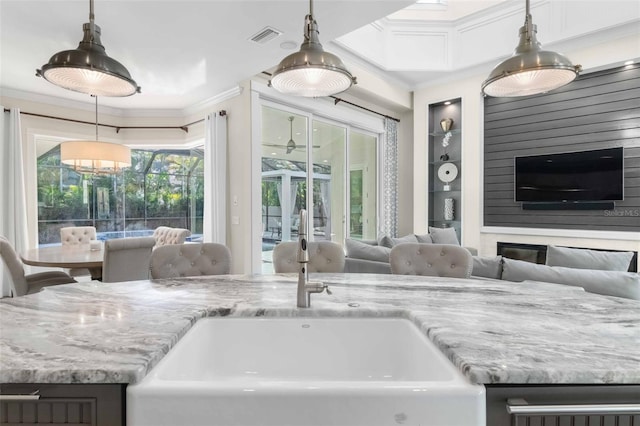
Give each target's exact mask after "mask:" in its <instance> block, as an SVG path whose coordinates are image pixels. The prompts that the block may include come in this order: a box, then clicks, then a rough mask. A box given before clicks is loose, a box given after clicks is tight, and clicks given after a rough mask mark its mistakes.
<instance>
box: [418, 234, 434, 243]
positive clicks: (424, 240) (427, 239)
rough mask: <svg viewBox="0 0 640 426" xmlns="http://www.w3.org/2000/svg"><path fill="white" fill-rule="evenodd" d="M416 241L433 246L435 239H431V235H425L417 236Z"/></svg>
mask: <svg viewBox="0 0 640 426" xmlns="http://www.w3.org/2000/svg"><path fill="white" fill-rule="evenodd" d="M416 240H418V242H419V243H422V244H432V243H433V239H431V235H429V234H424V235H418V234H416Z"/></svg>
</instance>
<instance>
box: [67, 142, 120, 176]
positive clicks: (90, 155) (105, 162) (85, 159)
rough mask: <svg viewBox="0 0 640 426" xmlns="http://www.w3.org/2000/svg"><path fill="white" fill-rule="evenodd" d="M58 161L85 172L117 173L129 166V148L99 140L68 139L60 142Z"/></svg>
mask: <svg viewBox="0 0 640 426" xmlns="http://www.w3.org/2000/svg"><path fill="white" fill-rule="evenodd" d="M60 161H61V162H62V163H64V164H68V165H70V166H73V168H74V169H75V170H77V171H80V172H85V173H97V174H102V173H117V172H118V171H120V169H122V168H124V167H129V166H131V149H130V148H129V147H127V146H124V145H119V144H117V143H111V142H100V141H69V142H62V143H61V144H60Z"/></svg>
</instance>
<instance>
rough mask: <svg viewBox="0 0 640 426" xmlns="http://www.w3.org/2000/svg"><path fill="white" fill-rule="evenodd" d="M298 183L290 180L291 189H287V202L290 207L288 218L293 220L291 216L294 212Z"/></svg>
mask: <svg viewBox="0 0 640 426" xmlns="http://www.w3.org/2000/svg"><path fill="white" fill-rule="evenodd" d="M299 184H300V182H299V181H298V180H294V179H291V187H290V188H289V192H290V194H291V198H289V200H290V201H289V202H290V203H291V205H290V206H289V210H291V211H290V212H289V216H291V217H292V218H293V214H294V213H295V212H296V199H297V198H298V185H299Z"/></svg>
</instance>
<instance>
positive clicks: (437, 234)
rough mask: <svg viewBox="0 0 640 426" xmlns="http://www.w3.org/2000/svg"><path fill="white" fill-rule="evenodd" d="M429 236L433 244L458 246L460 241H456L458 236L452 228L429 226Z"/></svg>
mask: <svg viewBox="0 0 640 426" xmlns="http://www.w3.org/2000/svg"><path fill="white" fill-rule="evenodd" d="M429 235H431V239H432V240H433V243H434V244H455V245H457V246H459V245H460V241H458V236H457V235H456V230H455V229H454V228H434V227H433V226H430V227H429Z"/></svg>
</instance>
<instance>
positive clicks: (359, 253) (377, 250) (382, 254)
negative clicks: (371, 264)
mask: <svg viewBox="0 0 640 426" xmlns="http://www.w3.org/2000/svg"><path fill="white" fill-rule="evenodd" d="M345 248H346V251H347V256H348V257H351V258H354V259H364V260H374V261H376V262H387V263H389V253H390V252H391V249H390V248H388V247H383V246H372V245H369V244H366V243H363V242H361V241H358V240H351V239H347V240H346V241H345Z"/></svg>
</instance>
